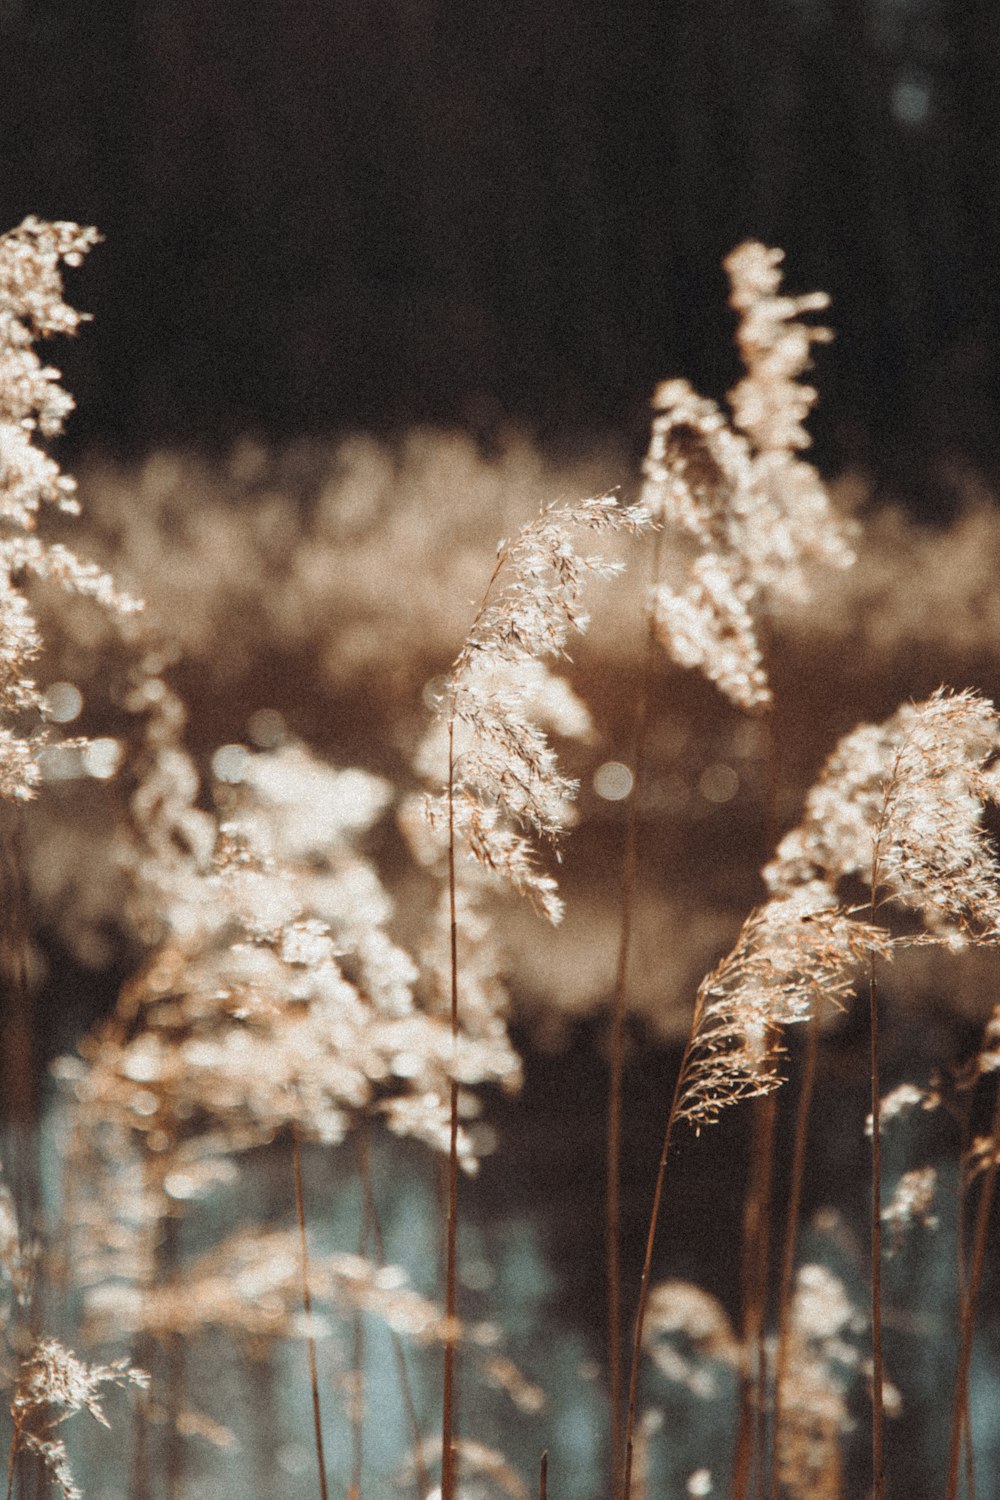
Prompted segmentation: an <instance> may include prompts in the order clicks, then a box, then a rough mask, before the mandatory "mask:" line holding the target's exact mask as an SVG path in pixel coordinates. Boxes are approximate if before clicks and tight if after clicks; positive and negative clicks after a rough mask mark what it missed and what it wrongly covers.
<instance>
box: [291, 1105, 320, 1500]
mask: <svg viewBox="0 0 1000 1500" xmlns="http://www.w3.org/2000/svg"><path fill="white" fill-rule="evenodd" d="M292 1172H293V1175H294V1177H295V1208H296V1212H297V1214H298V1220H299V1254H300V1257H301V1270H302V1305H303V1307H304V1308H305V1314H306V1324H307V1329H306V1346H307V1348H308V1350H309V1383H310V1386H311V1388H312V1409H313V1433H314V1435H315V1439H316V1463H317V1466H318V1468H319V1492H320V1497H321V1500H329V1494H328V1491H327V1485H326V1460H325V1458H324V1456H323V1422H322V1416H321V1412H320V1404H319V1372H318V1370H317V1368H316V1340H315V1338H314V1337H313V1332H312V1293H311V1292H310V1290H309V1246H308V1244H307V1242H306V1210H305V1199H304V1197H303V1192H302V1145H301V1142H300V1141H299V1128H298V1126H297V1125H296V1124H295V1122H294V1120H293V1122H292Z"/></svg>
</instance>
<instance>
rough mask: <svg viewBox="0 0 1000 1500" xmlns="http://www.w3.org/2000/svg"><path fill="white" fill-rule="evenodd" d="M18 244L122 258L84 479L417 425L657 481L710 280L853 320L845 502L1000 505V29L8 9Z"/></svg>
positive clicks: (368, 10)
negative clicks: (970, 481) (68, 224)
mask: <svg viewBox="0 0 1000 1500" xmlns="http://www.w3.org/2000/svg"><path fill="white" fill-rule="evenodd" d="M0 74H2V77H0V82H2V89H0V124H2V131H0V218H2V221H3V223H4V225H5V226H9V225H13V224H14V223H16V222H18V221H19V220H20V218H21V217H22V216H23V215H24V214H25V213H28V212H33V213H37V214H40V215H42V216H46V217H58V218H75V219H78V220H83V221H87V222H93V223H96V224H97V225H98V227H99V228H101V229H102V230H103V231H104V233H105V234H106V235H107V244H106V246H104V247H103V248H102V249H101V250H100V251H99V252H98V253H97V254H95V255H94V256H93V257H92V258H91V261H90V264H89V265H88V266H87V268H86V270H85V271H84V272H82V273H80V274H79V276H78V277H77V279H76V281H75V282H74V287H73V296H74V297H75V299H76V301H77V302H78V303H79V304H80V305H82V306H86V307H88V308H89V309H90V310H92V311H93V312H94V313H95V315H96V319H97V321H96V325H95V327H94V328H92V329H90V330H88V331H87V332H86V334H85V337H84V339H83V340H81V341H80V343H79V344H78V346H77V347H76V348H74V349H73V350H71V351H68V352H64V351H62V350H60V351H59V353H58V355H57V356H54V357H56V358H57V362H61V363H62V364H63V365H64V366H65V368H66V373H67V384H68V385H69V387H70V389H72V390H73V391H74V392H75V394H76V395H77V397H78V400H79V403H80V412H79V414H78V416H77V417H76V418H75V419H74V424H73V435H72V439H71V441H72V443H73V445H74V446H86V445H100V446H103V447H108V448H112V449H114V450H116V451H118V452H125V453H128V452H136V451H141V450H143V449H144V448H145V447H147V446H148V445H149V444H151V443H153V442H160V441H164V440H181V441H185V442H195V443H202V444H208V445H211V444H213V443H216V442H219V441H223V442H226V441H228V440H229V439H230V438H231V437H232V436H233V435H234V434H235V433H238V432H242V431H254V432H257V433H259V434H261V435H262V436H264V437H274V438H282V437H285V436H292V435H298V434H301V433H336V432H337V431H340V430H343V429H344V428H345V427H354V426H359V425H360V426H364V427H369V428H376V429H378V430H381V431H391V430H393V429H394V428H399V427H401V426H404V425H406V424H408V423H410V422H413V421H426V420H430V421H434V422H440V423H447V424H452V423H460V424H464V425H466V426H470V427H471V428H472V429H473V430H475V431H477V432H478V433H480V434H481V435H482V436H484V437H485V438H489V437H490V436H491V435H493V434H496V433H497V432H498V431H501V430H503V429H504V428H505V427H506V426H508V425H509V424H510V423H511V422H514V423H516V424H518V425H520V426H522V427H526V428H527V429H528V430H530V431H532V432H533V433H534V434H535V435H536V436H538V437H539V438H540V439H541V440H542V441H543V442H544V443H546V444H549V445H553V446H558V445H560V444H562V445H570V446H572V445H575V444H577V443H579V442H580V441H581V439H582V436H583V435H584V434H590V435H593V434H597V433H602V432H605V431H610V432H613V433H615V434H617V435H619V436H624V437H626V439H627V440H628V441H629V442H632V443H633V444H634V445H635V446H636V447H637V448H641V446H642V442H643V439H644V434H645V426H646V413H645V403H646V401H647V398H648V394H649V391H650V389H651V387H652V385H653V383H654V381H655V380H657V379H658V378H661V377H663V376H666V375H668V374H672V373H684V374H686V375H687V376H689V378H691V379H692V380H694V381H695V382H696V383H697V384H699V385H700V386H701V387H702V388H703V389H705V390H706V391H708V392H709V393H710V394H714V395H721V394H722V393H723V392H724V391H725V389H726V387H727V386H728V385H729V384H730V383H731V381H732V379H733V377H734V375H735V356H734V353H733V351H732V347H731V317H730V315H729V313H728V311H727V309H726V307H725V283H724V279H723V275H722V272H721V270H720V260H721V258H722V256H723V255H724V254H725V253H726V251H727V250H729V249H730V248H731V247H732V246H733V245H734V244H735V243H737V242H738V241H739V240H741V239H743V238H745V237H747V236H751V235H752V236H758V237H761V238H763V239H764V240H765V241H767V242H768V243H771V244H778V245H781V246H783V247H784V248H785V250H786V251H787V254H788V268H789V277H788V281H789V286H790V289H792V290H797V291H804V290H810V289H813V288H817V287H818V288H823V289H825V290H827V291H829V292H830V293H831V294H832V296H833V299H834V309H833V313H832V321H833V323H834V324H835V326H836V328H837V330H838V341H837V343H836V344H835V345H834V346H833V347H832V349H830V350H824V351H821V353H820V356H819V376H818V379H819V383H820V385H821V387H822V406H821V408H820V410H819V412H818V413H817V417H816V419H815V430H816V435H817V456H818V460H819V462H820V464H821V467H822V468H823V469H824V470H825V471H826V472H828V473H832V472H835V471H836V470H837V469H839V468H842V467H843V466H845V465H847V464H860V465H862V466H864V467H866V468H867V469H869V470H870V471H871V473H872V474H873V476H874V479H875V483H876V488H877V489H878V490H881V491H883V492H884V491H886V490H890V491H892V492H894V493H897V494H900V495H902V496H903V497H904V498H905V499H907V500H908V501H909V502H910V503H912V504H914V505H917V506H921V507H922V508H923V509H924V510H925V511H927V510H929V511H933V512H940V511H941V510H942V509H943V510H945V511H946V510H947V508H948V506H949V503H950V499H951V497H952V496H953V493H954V488H955V478H956V474H957V473H959V472H960V471H961V470H962V468H963V467H968V466H971V467H972V468H974V469H976V470H978V471H980V472H981V473H983V474H985V475H986V477H987V478H988V480H989V481H990V482H991V483H995V482H997V481H998V480H1000V474H998V470H1000V446H998V442H997V436H996V434H997V430H998V424H997V395H996V371H995V366H996V361H997V348H998V339H1000V306H998V287H997V254H996V251H997V244H998V233H1000V172H998V165H1000V153H998V144H1000V142H998V135H1000V9H998V7H997V6H996V3H995V0H738V3H736V0H632V3H630V4H628V5H623V4H615V3H613V0H573V3H572V4H570V5H567V4H565V3H559V4H555V3H553V0H503V3H502V4H501V3H496V0H460V3H456V0H239V3H238V4H237V3H234V0H172V3H164V0H113V3H99V0H87V3H81V0H0Z"/></svg>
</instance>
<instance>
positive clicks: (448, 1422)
mask: <svg viewBox="0 0 1000 1500" xmlns="http://www.w3.org/2000/svg"><path fill="white" fill-rule="evenodd" d="M448 905H449V925H450V939H451V1036H452V1044H453V1045H455V1044H456V1043H457V1041H458V916H457V910H456V886H455V716H454V714H451V715H450V716H449V719H448ZM450 1095H451V1099H450V1105H451V1128H450V1132H449V1145H448V1238H447V1250H446V1260H447V1264H446V1268H445V1338H444V1381H443V1390H442V1401H441V1500H454V1495H455V1433H454V1425H455V1410H454V1408H455V1345H456V1330H455V1321H456V1311H457V1288H458V1083H457V1081H456V1080H455V1079H454V1078H452V1080H451V1089H450Z"/></svg>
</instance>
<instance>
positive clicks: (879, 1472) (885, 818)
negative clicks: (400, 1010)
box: [868, 754, 899, 1500]
mask: <svg viewBox="0 0 1000 1500" xmlns="http://www.w3.org/2000/svg"><path fill="white" fill-rule="evenodd" d="M898 765H899V757H898V754H897V758H896V765H895V766H894V768H893V772H892V775H891V776H890V778H889V781H888V783H887V785H886V792H885V795H884V797H883V799H882V808H881V811H880V813H879V818H878V822H877V824H876V826H875V836H874V838H873V840H872V883H871V909H870V918H871V924H872V926H873V927H874V926H875V923H876V920H877V917H878V892H879V886H880V885H881V858H882V842H883V839H884V838H885V834H886V829H887V827H888V822H889V806H890V801H891V797H892V792H893V789H894V787H895V785H896V778H897V773H898ZM868 1010H869V1017H870V1037H871V1046H870V1054H869V1056H870V1066H871V1115H872V1202H871V1309H872V1496H873V1500H884V1496H885V1395H884V1388H885V1366H884V1363H883V1359H882V1088H881V1083H880V1076H879V1075H880V1065H879V1028H878V976H877V974H876V969H875V952H874V950H872V952H871V953H870V954H869V958H868Z"/></svg>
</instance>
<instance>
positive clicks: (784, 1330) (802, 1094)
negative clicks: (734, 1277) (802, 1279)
mask: <svg viewBox="0 0 1000 1500" xmlns="http://www.w3.org/2000/svg"><path fill="white" fill-rule="evenodd" d="M818 1057H819V1018H818V1017H817V1016H816V1015H815V1014H814V1015H813V1016H812V1018H811V1020H810V1022H809V1029H808V1032H807V1034H806V1056H805V1063H804V1065H803V1069H802V1087H801V1089H800V1090H799V1102H798V1109H797V1111H796V1116H795V1144H794V1147H793V1152H792V1181H791V1186H790V1188H789V1195H788V1214H787V1216H786V1219H785V1238H784V1244H783V1247H782V1252H781V1280H780V1283H779V1286H778V1348H777V1353H776V1355H775V1362H774V1415H773V1417H772V1431H771V1500H778V1496H779V1493H780V1488H781V1484H780V1478H779V1465H778V1457H779V1450H780V1443H781V1418H782V1402H783V1399H784V1386H785V1376H786V1374H787V1372H788V1342H789V1333H790V1331H791V1329H790V1322H791V1310H792V1278H793V1276H794V1273H795V1252H796V1248H797V1245H798V1237H799V1223H800V1220H801V1216H802V1188H803V1186H804V1183H805V1169H806V1144H807V1141H808V1136H809V1117H810V1114H811V1112H812V1098H813V1090H814V1088H815V1084H816V1063H817V1059H818Z"/></svg>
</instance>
